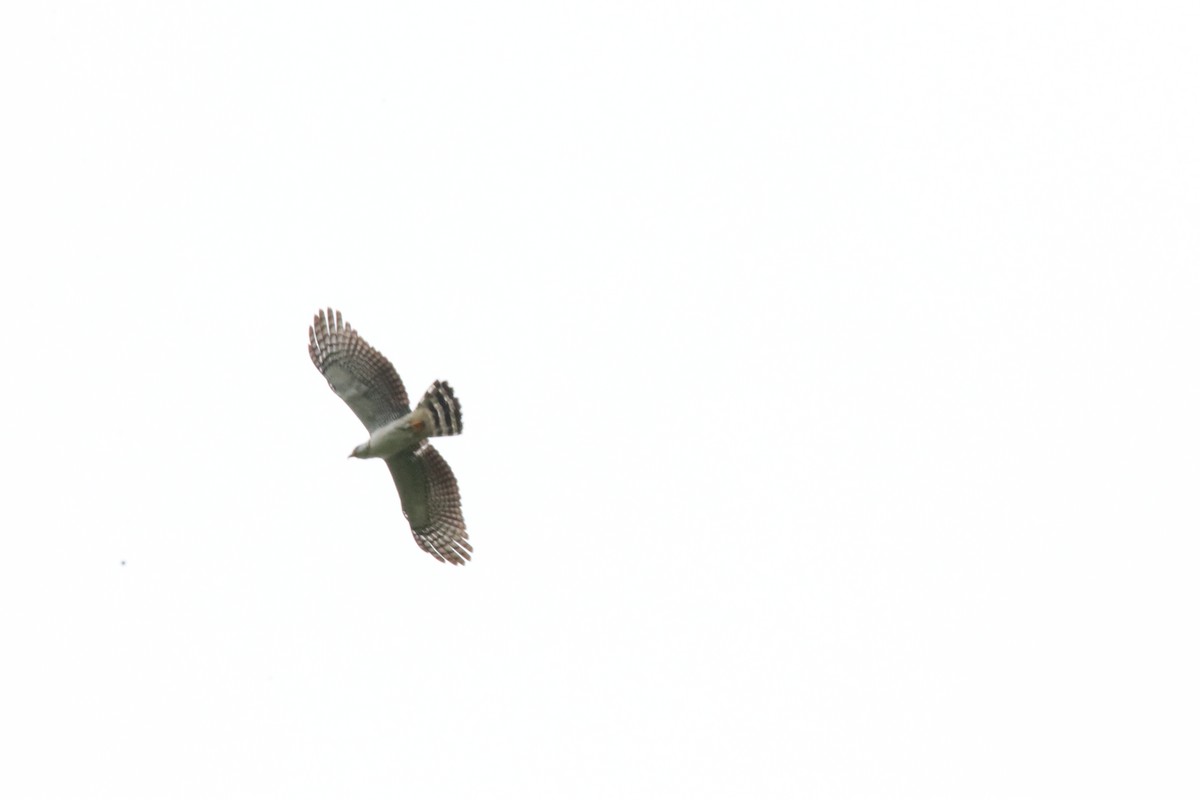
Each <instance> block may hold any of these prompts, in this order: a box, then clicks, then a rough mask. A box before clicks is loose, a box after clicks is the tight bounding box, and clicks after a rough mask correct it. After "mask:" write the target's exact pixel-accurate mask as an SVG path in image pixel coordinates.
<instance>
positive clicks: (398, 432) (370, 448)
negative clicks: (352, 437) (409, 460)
mask: <svg viewBox="0 0 1200 800" xmlns="http://www.w3.org/2000/svg"><path fill="white" fill-rule="evenodd" d="M413 413H416V412H411V413H409V414H406V415H405V416H403V417H401V418H400V419H398V420H396V421H395V422H389V423H388V424H387V425H384V426H383V427H382V428H380V429H379V430H374V431H371V438H370V439H368V440H367V441H365V442H363V443H362V444H360V445H359V446H358V447H356V448H354V452H353V453H351V454H350V455H351V456H353V457H354V458H391V457H392V456H394V455H396V454H397V453H399V452H401V451H403V450H412V449H413V448H414V447H416V446H417V445H418V444H419V443H420V441H421V440H422V439H424V438H425V437H424V436H422V435H421V434H420V433H419V432H417V431H414V430H413V429H412V415H413Z"/></svg>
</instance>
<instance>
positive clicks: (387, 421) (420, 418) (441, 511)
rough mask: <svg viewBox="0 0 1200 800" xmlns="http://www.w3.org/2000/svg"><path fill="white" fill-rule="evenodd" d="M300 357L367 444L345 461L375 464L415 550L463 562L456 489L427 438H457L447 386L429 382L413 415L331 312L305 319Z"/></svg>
mask: <svg viewBox="0 0 1200 800" xmlns="http://www.w3.org/2000/svg"><path fill="white" fill-rule="evenodd" d="M308 354H309V355H310V356H312V362H313V364H314V365H315V366H316V368H317V369H318V370H319V371H320V373H321V374H322V375H324V376H325V380H327V381H329V388H330V389H333V391H334V393H335V394H336V395H337V396H338V397H340V398H342V400H344V401H345V402H346V405H348V406H350V410H351V411H353V412H354V415H355V416H356V417H358V419H359V420H360V421H361V422H362V424H363V425H365V426H366V428H367V431H368V433H370V438H369V439H367V441H365V442H363V443H362V444H360V445H359V446H358V447H355V448H354V452H352V453H351V454H350V457H352V458H381V459H383V461H384V463H385V464H387V467H388V470H389V471H390V472H391V473H392V480H393V481H394V482H395V484H396V491H397V492H398V493H399V494H400V505H401V507H402V508H403V509H404V516H405V517H406V518H407V519H408V524H409V526H410V527H412V532H413V538H414V539H416V540H417V544H418V545H420V547H421V549H422V550H424V551H425V552H426V553H429V554H430V555H431V556H433V557H434V558H436V559H437V560H438V561H443V562H444V561H449V562H450V563H451V564H465V563H467V561H469V560H470V559H471V545H470V543H469V542H468V541H467V526H466V524H465V523H464V522H463V517H462V502H461V500H460V499H459V496H458V482H457V481H456V480H455V479H454V473H453V472H451V471H450V467H449V465H447V464H446V462H445V460H443V459H442V456H441V454H440V453H438V451H437V450H434V449H433V445H431V444H430V443H429V437H433V436H454V435H456V434H459V433H462V407H461V406H460V405H459V403H458V398H457V397H455V396H454V390H453V389H451V388H450V384H448V383H445V382H443V381H434V382H433V385H432V386H430V387H429V390H428V391H426V392H425V396H424V397H423V398H421V402H419V403H417V407H416V408H415V409H410V408H409V406H408V394H407V393H406V392H405V391H404V384H403V383H402V382H401V380H400V376H399V375H398V374H397V373H396V368H395V367H393V366H392V362H390V361H388V360H387V359H386V358H384V356H383V355H382V354H381V353H380V352H379V351H378V350H376V349H375V348H374V347H371V345H369V344H367V342H366V340H365V339H363V338H362V337H361V336H359V335H358V331H356V330H354V329H353V328H351V327H350V325H349V323H346V322H343V321H342V312H340V311H337V312H335V311H334V310H333V309H332V308H331V309H328V310H325V311H319V312H317V314H316V315H314V316H313V324H312V326H311V327H309V329H308Z"/></svg>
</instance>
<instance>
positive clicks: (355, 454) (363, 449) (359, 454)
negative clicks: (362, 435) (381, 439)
mask: <svg viewBox="0 0 1200 800" xmlns="http://www.w3.org/2000/svg"><path fill="white" fill-rule="evenodd" d="M370 448H371V443H370V442H363V443H362V444H360V445H359V446H358V447H356V448H354V449H353V450H352V451H351V452H350V455H348V456H346V458H370V456H369V455H368V454H367V451H368V450H369V449H370Z"/></svg>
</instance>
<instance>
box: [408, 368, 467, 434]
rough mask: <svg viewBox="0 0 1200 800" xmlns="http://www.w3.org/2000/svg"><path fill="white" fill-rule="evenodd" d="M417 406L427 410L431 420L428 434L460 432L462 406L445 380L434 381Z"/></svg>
mask: <svg viewBox="0 0 1200 800" xmlns="http://www.w3.org/2000/svg"><path fill="white" fill-rule="evenodd" d="M417 408H423V409H425V410H426V411H428V412H429V416H430V417H431V418H432V420H433V432H432V433H430V434H429V435H430V436H454V435H456V434H459V433H462V406H461V405H460V404H459V402H458V398H457V397H455V396H454V390H453V389H451V388H450V384H448V383H446V382H445V381H434V382H433V385H432V386H430V387H429V389H428V390H427V391H426V392H425V396H424V397H422V398H421V402H420V403H418V404H417Z"/></svg>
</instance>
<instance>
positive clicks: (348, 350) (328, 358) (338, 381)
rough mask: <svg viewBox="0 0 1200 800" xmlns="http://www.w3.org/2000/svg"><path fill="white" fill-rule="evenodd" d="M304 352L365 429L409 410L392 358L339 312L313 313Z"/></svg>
mask: <svg viewBox="0 0 1200 800" xmlns="http://www.w3.org/2000/svg"><path fill="white" fill-rule="evenodd" d="M308 354H309V355H310V356H312V362H313V364H314V365H316V367H317V369H318V370H320V371H321V374H322V375H324V376H325V380H327V381H329V388H330V389H333V391H334V392H336V393H337V396H338V397H340V398H342V399H343V400H345V401H346V405H348V406H350V410H351V411H353V412H354V415H355V416H356V417H358V418H359V419H360V420H361V421H362V424H363V425H365V426H366V427H367V430H368V431H374V430H375V429H377V428H379V427H381V426H383V425H386V424H387V423H389V422H392V421H393V420H397V419H400V418H401V417H403V416H404V415H405V414H407V413H408V412H409V408H408V395H407V394H406V393H405V391H404V383H403V382H401V380H400V376H399V375H397V374H396V368H395V367H393V366H392V362H390V361H388V360H387V359H386V358H384V357H383V355H382V354H380V352H379V351H378V350H376V349H375V348H374V347H371V345H369V344H367V342H366V340H365V339H363V338H362V337H361V336H359V335H358V331H356V330H354V329H353V328H351V327H350V325H349V324H347V323H344V322H342V312H340V311H338V312H336V313H335V312H334V310H333V309H332V308H331V309H329V310H328V311H321V312H319V313H317V315H316V316H314V317H313V324H312V327H310V328H309V329H308Z"/></svg>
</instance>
